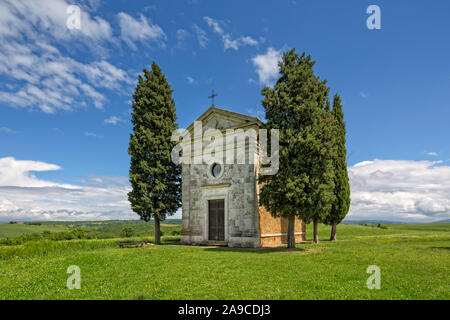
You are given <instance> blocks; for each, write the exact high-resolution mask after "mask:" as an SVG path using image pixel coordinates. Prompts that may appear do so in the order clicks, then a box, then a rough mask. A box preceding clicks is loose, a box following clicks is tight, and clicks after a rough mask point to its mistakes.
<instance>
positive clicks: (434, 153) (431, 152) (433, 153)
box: [426, 151, 439, 157]
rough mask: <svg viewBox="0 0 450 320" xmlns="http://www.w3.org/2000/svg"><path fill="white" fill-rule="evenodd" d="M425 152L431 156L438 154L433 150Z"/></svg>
mask: <svg viewBox="0 0 450 320" xmlns="http://www.w3.org/2000/svg"><path fill="white" fill-rule="evenodd" d="M426 154H427V155H429V156H433V157H437V156H439V154H438V153H437V152H434V151H429V152H426Z"/></svg>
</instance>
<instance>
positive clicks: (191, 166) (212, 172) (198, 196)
mask: <svg viewBox="0 0 450 320" xmlns="http://www.w3.org/2000/svg"><path fill="white" fill-rule="evenodd" d="M261 125H262V122H261V120H259V119H258V118H256V117H252V116H249V115H245V114H240V113H235V112H231V111H227V110H224V109H219V108H216V107H214V106H211V107H210V108H209V109H208V110H206V111H205V112H204V113H203V114H202V115H201V116H200V117H199V118H198V119H197V120H196V121H195V122H194V123H192V124H191V125H190V126H189V127H188V128H187V129H186V132H187V133H188V134H189V135H190V137H191V138H190V139H186V140H183V142H182V143H184V144H185V146H186V144H189V150H191V152H188V153H187V156H188V157H189V160H190V161H185V162H186V163H183V164H182V230H181V243H183V244H192V245H222V246H229V247H252V248H256V247H271V246H279V245H282V244H285V243H287V227H288V222H287V219H284V218H274V217H272V215H271V214H270V212H268V211H267V210H266V209H265V208H264V207H260V206H259V205H258V203H259V202H258V195H259V187H260V186H259V185H258V179H257V177H258V175H259V173H260V172H261V171H260V170H261V154H260V153H261V150H260V147H259V142H258V141H259V140H258V139H252V136H253V138H254V135H255V133H256V135H257V136H258V134H259V130H260V128H261ZM211 132H212V133H213V134H212V135H211ZM220 134H221V135H222V136H223V139H222V138H221V140H220V144H221V145H222V146H223V153H222V154H221V155H220V160H222V159H224V160H223V161H211V160H210V161H204V160H205V158H206V157H205V155H208V154H209V155H212V157H210V158H212V159H214V158H216V159H217V150H211V148H210V144H211V142H212V141H213V142H214V141H215V142H217V141H219V140H217V139H218V136H220ZM211 136H215V137H214V138H211ZM242 137H244V138H242ZM200 142H201V143H200ZM240 142H243V143H240ZM195 143H197V145H195ZM242 151H243V152H242ZM225 158H226V159H225ZM230 158H233V162H232V163H230ZM304 239H305V224H304V222H303V221H301V220H300V219H297V218H296V221H295V240H296V242H300V241H303V240H304Z"/></svg>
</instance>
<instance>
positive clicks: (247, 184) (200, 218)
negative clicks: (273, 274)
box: [181, 164, 260, 247]
mask: <svg viewBox="0 0 450 320" xmlns="http://www.w3.org/2000/svg"><path fill="white" fill-rule="evenodd" d="M209 170H210V167H209V166H208V165H194V164H192V165H184V166H183V207H182V209H183V215H182V221H183V222H182V223H183V225H182V232H181V241H182V243H185V244H195V243H197V244H205V243H207V241H208V200H213V199H224V200H225V241H227V242H228V245H229V246H230V247H240V246H243V247H258V246H260V243H259V240H260V238H259V216H258V212H257V211H256V210H255V208H256V175H255V173H254V166H253V165H248V164H247V165H240V164H233V165H226V164H225V165H223V174H222V175H221V176H220V177H219V178H214V179H211V177H210V175H209V174H208V172H209Z"/></svg>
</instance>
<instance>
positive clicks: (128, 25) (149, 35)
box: [117, 12, 166, 50]
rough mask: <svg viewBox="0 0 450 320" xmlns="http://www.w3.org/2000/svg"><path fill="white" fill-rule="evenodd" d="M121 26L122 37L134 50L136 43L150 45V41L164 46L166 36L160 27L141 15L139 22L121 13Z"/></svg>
mask: <svg viewBox="0 0 450 320" xmlns="http://www.w3.org/2000/svg"><path fill="white" fill-rule="evenodd" d="M117 17H118V19H119V26H120V36H121V39H122V40H123V41H125V42H126V43H127V44H128V45H129V46H130V47H131V48H132V49H134V50H136V48H137V47H136V45H135V44H134V42H135V41H140V42H142V43H148V42H150V41H153V42H156V43H159V45H160V46H164V42H165V40H166V34H165V33H164V31H163V30H162V29H161V27H160V26H158V25H155V24H152V23H151V22H149V21H148V20H147V18H146V17H145V16H143V15H140V17H139V20H137V19H135V18H133V17H132V16H130V15H128V14H126V13H125V12H120V13H119V14H117Z"/></svg>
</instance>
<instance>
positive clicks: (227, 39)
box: [203, 16, 258, 50]
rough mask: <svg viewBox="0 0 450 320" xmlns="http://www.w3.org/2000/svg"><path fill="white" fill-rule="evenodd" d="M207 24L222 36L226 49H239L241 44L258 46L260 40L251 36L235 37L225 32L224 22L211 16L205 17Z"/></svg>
mask: <svg viewBox="0 0 450 320" xmlns="http://www.w3.org/2000/svg"><path fill="white" fill-rule="evenodd" d="M203 19H204V20H205V22H206V24H207V25H208V26H209V27H210V28H212V29H213V31H214V32H215V33H217V34H218V35H220V36H221V38H222V42H223V47H224V50H228V49H233V50H239V47H241V46H257V45H258V41H257V40H255V39H253V38H252V37H250V36H241V37H239V38H235V39H233V38H232V36H231V34H230V33H225V31H224V29H223V27H222V24H223V23H222V22H220V21H218V20H215V19H213V18H210V17H207V16H206V17H203Z"/></svg>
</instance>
